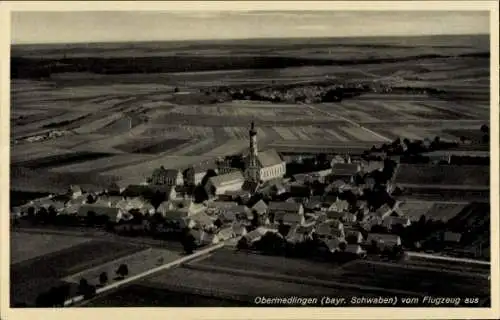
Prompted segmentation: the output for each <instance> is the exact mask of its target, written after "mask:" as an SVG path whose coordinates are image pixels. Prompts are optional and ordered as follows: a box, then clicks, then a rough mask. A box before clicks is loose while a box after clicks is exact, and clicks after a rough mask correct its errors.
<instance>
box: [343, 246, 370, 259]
mask: <svg viewBox="0 0 500 320" xmlns="http://www.w3.org/2000/svg"><path fill="white" fill-rule="evenodd" d="M344 252H346V253H350V254H353V255H356V256H358V257H366V251H365V250H363V248H361V246H360V245H359V244H350V243H348V244H347V245H346V248H345V250H344Z"/></svg>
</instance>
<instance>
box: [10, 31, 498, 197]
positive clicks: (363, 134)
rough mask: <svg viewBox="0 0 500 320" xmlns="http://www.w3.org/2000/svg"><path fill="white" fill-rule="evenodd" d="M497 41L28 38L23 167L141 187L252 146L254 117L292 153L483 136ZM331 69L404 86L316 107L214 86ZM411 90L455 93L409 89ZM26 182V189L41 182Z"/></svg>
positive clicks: (22, 69) (20, 56) (21, 91)
mask: <svg viewBox="0 0 500 320" xmlns="http://www.w3.org/2000/svg"><path fill="white" fill-rule="evenodd" d="M367 41H371V42H367ZM436 43H438V44H439V45H438V46H434V45H435V44H436ZM487 43H488V39H487V38H485V37H469V36H463V37H437V38H433V37H424V38H412V39H401V38H380V39H378V38H377V39H375V38H373V39H370V40H368V39H361V38H360V39H317V40H314V41H312V40H310V39H309V40H308V41H307V42H304V39H302V40H300V39H298V40H283V41H279V40H277V41H273V42H269V41H267V40H258V41H254V40H249V41H247V42H245V41H243V42H241V41H236V42H216V43H211V42H206V43H193V42H184V43H157V44H154V46H151V44H147V43H137V44H134V46H133V48H132V47H129V46H127V45H124V44H121V45H120V44H99V45H89V46H86V47H81V46H78V45H76V46H73V45H71V46H64V47H62V48H60V47H58V46H57V45H53V46H24V47H23V46H15V47H14V48H13V50H12V57H13V58H12V68H11V69H12V79H11V101H12V103H11V106H12V107H11V114H10V119H11V141H12V143H11V145H12V148H11V164H12V165H14V166H17V167H28V168H31V169H35V168H36V169H37V170H38V172H39V173H40V174H39V175H38V178H37V179H38V180H36V179H35V178H34V177H32V178H31V179H32V180H34V183H33V185H43V181H44V179H46V178H45V175H47V176H48V177H51V175H53V174H55V173H57V175H58V176H57V177H58V178H57V179H60V180H64V181H66V180H73V177H69V178H67V177H65V176H66V175H68V174H72V173H76V172H78V173H89V174H90V175H93V176H106V177H110V176H113V177H116V178H117V179H118V180H123V182H124V183H125V182H127V183H128V182H130V183H140V182H143V180H144V177H146V176H148V175H149V174H150V173H151V171H152V170H153V169H154V167H156V166H159V165H164V166H176V165H177V163H178V161H173V162H172V163H171V162H169V161H167V160H171V158H169V157H180V158H182V161H184V162H186V163H193V162H197V161H199V159H200V157H201V158H204V157H214V156H221V155H227V154H231V153H235V152H241V151H243V150H244V149H245V148H247V146H248V141H247V136H248V126H249V123H250V122H251V121H252V120H253V121H255V122H256V125H257V130H258V137H259V146H260V147H261V148H264V147H265V146H269V147H276V149H278V151H282V152H290V151H292V150H295V151H300V152H318V151H327V152H335V151H339V152H342V153H344V152H346V151H349V150H350V149H349V150H347V149H346V147H348V148H351V149H352V150H357V151H362V149H363V148H365V146H367V148H370V147H371V146H373V145H376V144H382V143H384V142H387V141H389V140H393V139H395V138H396V137H403V138H409V139H423V138H431V139H432V138H434V136H440V137H441V139H443V140H444V139H448V140H457V139H459V138H460V136H461V135H463V134H464V132H465V133H467V132H469V133H470V136H473V137H476V136H477V135H478V134H479V133H478V131H479V128H480V126H481V125H482V124H484V123H488V119H489V58H488V51H489V47H488V45H487ZM130 55H132V56H133V57H134V59H133V61H132V62H131V61H130V59H127V57H130ZM429 55H431V56H429ZM457 55H459V56H457ZM63 56H64V57H66V60H65V62H64V64H60V65H59V67H58V68H59V69H58V70H59V71H57V72H53V73H52V74H50V77H45V78H43V79H40V78H39V77H38V78H37V75H36V74H35V75H33V73H36V72H37V68H38V67H36V62H37V61H38V60H37V59H41V58H44V59H49V60H46V61H53V62H54V63H55V64H58V63H59V62H60V61H59V59H61V58H62V57H63ZM354 57H355V58H354ZM111 58H113V59H111ZM30 59H31V60H30ZM50 59H52V60H50ZM75 65H78V66H79V67H78V70H80V69H81V68H83V69H84V71H81V72H75V70H76V69H75ZM277 66H279V67H277ZM80 67H81V68H80ZM325 79H329V81H330V80H331V81H338V82H340V83H344V82H351V83H361V84H373V85H379V84H380V85H382V86H390V87H392V88H394V90H393V92H392V93H385V94H382V93H377V92H373V93H367V94H364V95H361V96H359V97H355V98H352V99H344V100H343V101H342V102H340V103H324V104H311V105H302V104H287V103H279V104H277V103H266V102H264V103H263V102H253V101H252V102H248V101H231V102H216V103H207V101H208V100H210V97H209V96H207V95H205V94H204V93H203V92H202V90H204V89H206V88H207V87H210V88H214V87H217V86H240V85H256V86H268V85H272V84H298V83H306V82H311V81H323V80H325ZM406 87H412V88H430V89H441V90H445V93H444V94H441V95H427V94H413V93H404V92H403V91H404V90H403V91H401V90H402V89H401V88H406ZM175 88H178V90H175ZM176 91H178V92H176ZM467 130H468V131H467ZM56 131H57V133H56ZM34 137H35V138H38V139H39V140H37V141H34V142H28V141H27V140H26V139H27V138H30V139H32V138H34ZM340 146H343V148H341V147H340ZM184 165H185V164H182V166H184ZM131 173H133V174H132V175H131ZM16 179H17V176H15V175H14V176H13V177H12V182H13V184H14V185H17V186H20V187H23V188H24V187H26V188H28V187H29V186H26V184H24V183H20V182H17V181H16ZM104 179H107V178H104ZM35 180H36V181H35ZM95 180H98V178H96V179H95ZM33 189H38V188H31V189H30V190H23V191H38V190H33Z"/></svg>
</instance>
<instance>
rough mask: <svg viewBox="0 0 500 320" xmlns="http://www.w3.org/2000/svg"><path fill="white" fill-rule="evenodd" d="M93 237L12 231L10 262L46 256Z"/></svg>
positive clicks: (85, 241)
mask: <svg viewBox="0 0 500 320" xmlns="http://www.w3.org/2000/svg"><path fill="white" fill-rule="evenodd" d="M90 240H91V239H88V238H83V237H70V236H61V235H50V234H31V233H23V232H16V231H12V232H11V236H10V263H11V264H16V263H20V262H22V261H25V260H29V259H33V258H36V257H40V256H44V255H47V254H50V253H52V252H56V251H59V250H63V249H66V248H70V247H73V246H77V245H79V244H82V243H87V242H89V241H90Z"/></svg>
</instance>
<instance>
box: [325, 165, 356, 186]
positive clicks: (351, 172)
mask: <svg viewBox="0 0 500 320" xmlns="http://www.w3.org/2000/svg"><path fill="white" fill-rule="evenodd" d="M359 171H361V165H359V164H356V163H334V164H333V165H332V173H331V174H330V175H329V176H328V180H330V181H335V180H343V181H345V182H347V183H352V182H353V181H354V176H355V175H356V174H357V173H358V172H359Z"/></svg>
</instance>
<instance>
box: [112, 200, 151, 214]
mask: <svg viewBox="0 0 500 320" xmlns="http://www.w3.org/2000/svg"><path fill="white" fill-rule="evenodd" d="M146 205H149V202H147V201H146V200H144V199H143V198H141V197H137V198H127V199H122V200H120V201H118V202H117V203H116V205H115V207H116V208H119V209H120V210H123V211H125V212H128V211H130V210H134V209H135V210H140V209H141V208H142V207H144V206H146Z"/></svg>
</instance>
